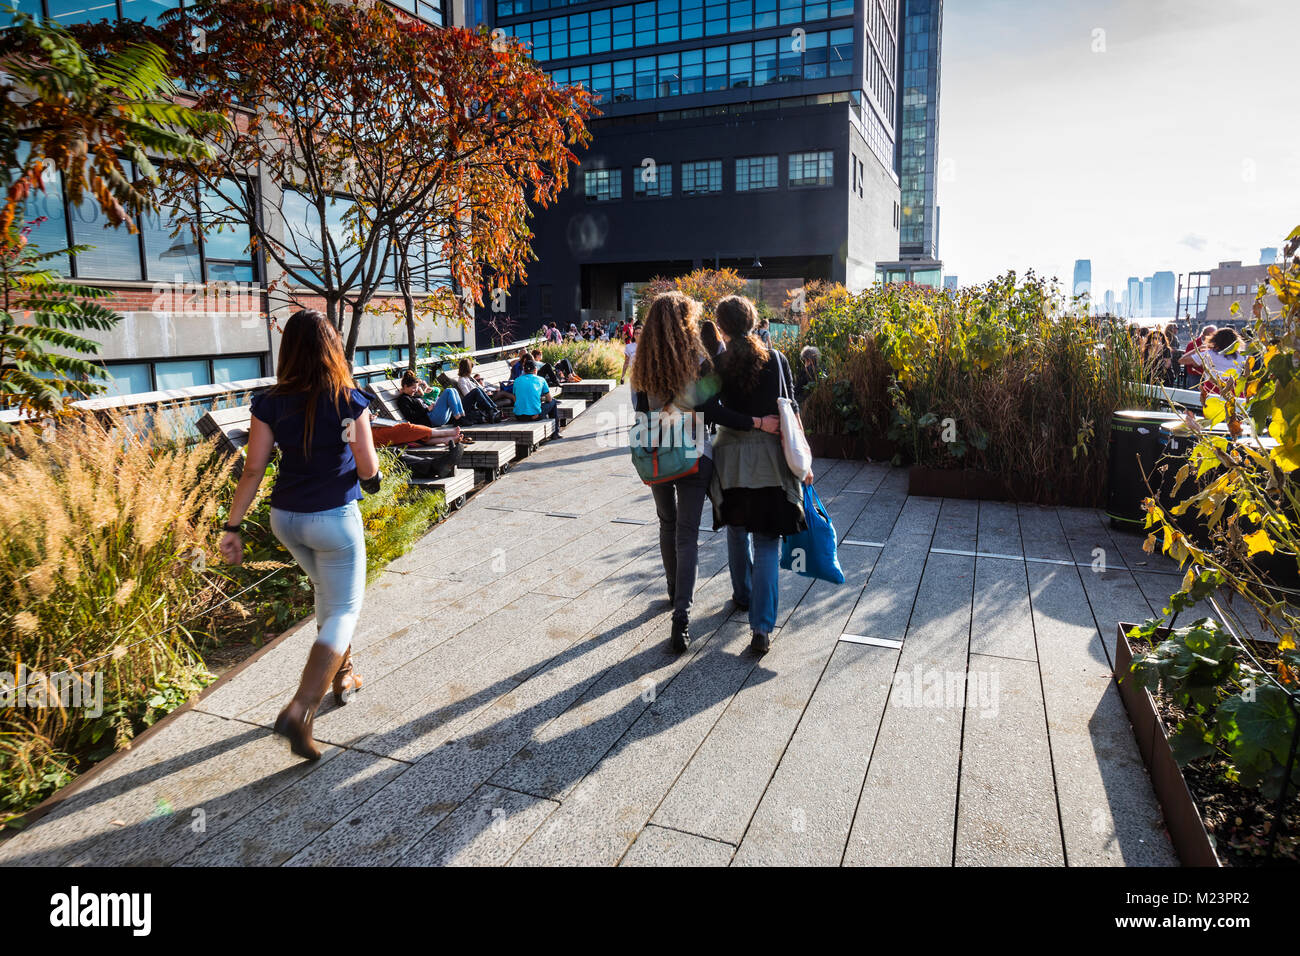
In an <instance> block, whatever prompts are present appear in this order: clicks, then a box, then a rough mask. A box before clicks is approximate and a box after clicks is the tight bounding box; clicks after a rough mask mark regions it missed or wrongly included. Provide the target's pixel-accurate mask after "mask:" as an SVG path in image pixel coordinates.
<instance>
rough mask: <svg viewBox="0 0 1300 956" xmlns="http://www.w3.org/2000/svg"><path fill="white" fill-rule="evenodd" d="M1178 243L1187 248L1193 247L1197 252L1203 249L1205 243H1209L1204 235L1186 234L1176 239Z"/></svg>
mask: <svg viewBox="0 0 1300 956" xmlns="http://www.w3.org/2000/svg"><path fill="white" fill-rule="evenodd" d="M1178 244H1179V245H1180V246H1186V247H1187V248H1188V249H1195V250H1196V251H1197V252H1201V251H1202V250H1204V249H1205V247H1206V246H1207V245H1209V240H1208V239H1206V238H1205V237H1204V236H1194V235H1191V234H1188V235H1186V236H1183V238H1182V239H1180V240H1178Z"/></svg>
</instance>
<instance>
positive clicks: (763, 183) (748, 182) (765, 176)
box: [736, 156, 777, 193]
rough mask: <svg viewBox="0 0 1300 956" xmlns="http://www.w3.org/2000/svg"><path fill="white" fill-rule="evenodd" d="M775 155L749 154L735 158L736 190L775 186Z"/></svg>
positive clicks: (772, 187)
mask: <svg viewBox="0 0 1300 956" xmlns="http://www.w3.org/2000/svg"><path fill="white" fill-rule="evenodd" d="M776 165H777V157H775V156H749V157H746V158H744V159H738V160H736V192H738V193H743V192H754V191H755V190H759V189H775V188H776Z"/></svg>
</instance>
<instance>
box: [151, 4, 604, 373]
mask: <svg viewBox="0 0 1300 956" xmlns="http://www.w3.org/2000/svg"><path fill="white" fill-rule="evenodd" d="M165 30H166V32H168V34H169V35H170V37H171V39H172V42H173V45H174V49H175V55H176V65H175V68H176V70H177V73H178V75H179V76H180V78H181V80H182V82H183V83H184V85H185V86H186V87H187V88H188V89H189V90H192V91H195V97H196V102H195V104H194V105H195V106H196V108H198V109H202V110H210V111H213V112H217V113H221V114H222V115H224V116H226V117H228V118H229V120H230V124H229V127H228V128H227V129H225V130H222V131H220V132H218V133H217V134H216V135H214V136H213V137H212V146H213V148H214V154H215V155H214V158H213V159H212V160H210V161H206V162H196V163H189V164H183V165H177V166H174V167H171V168H170V170H169V172H168V174H167V184H168V187H169V189H170V190H172V192H173V194H174V196H175V197H176V200H177V201H176V202H175V203H174V205H175V206H177V207H179V208H181V209H182V210H183V209H184V207H185V203H184V202H183V199H184V197H187V196H190V195H193V190H194V188H195V186H198V187H199V188H200V194H201V195H204V196H205V197H206V206H207V208H206V209H204V210H203V211H202V218H203V221H204V225H205V226H207V227H210V226H213V225H215V226H216V228H220V227H221V224H222V223H223V220H224V222H225V223H226V224H229V225H238V226H241V227H246V228H248V229H249V231H250V235H251V236H252V241H253V243H254V245H255V246H257V247H259V248H261V249H263V250H264V251H265V252H266V254H267V256H268V257H269V258H270V259H271V260H272V261H273V262H275V263H276V264H277V265H279V266H280V267H281V268H282V269H284V270H285V272H286V274H287V276H288V277H289V278H288V279H287V281H286V285H288V286H290V287H291V291H292V292H293V294H295V295H298V296H302V295H306V296H317V297H320V298H321V299H323V300H324V302H325V304H326V312H327V314H328V315H329V317H330V319H331V320H332V321H333V322H334V323H335V325H336V327H337V328H338V329H339V330H340V332H343V331H344V329H345V326H344V319H345V315H346V316H348V317H349V318H350V321H349V322H348V324H347V327H346V339H345V341H346V344H347V351H348V355H349V356H351V355H352V353H353V351H354V350H355V347H356V344H357V337H358V333H359V331H360V325H361V319H362V316H363V315H364V313H365V311H366V309H367V307H368V305H369V304H370V302H371V300H372V298H373V296H374V294H375V292H376V291H377V290H378V289H379V288H380V287H381V286H383V285H385V284H386V282H390V281H391V280H392V276H393V272H394V270H393V266H392V263H393V253H394V250H395V249H398V248H403V249H404V248H406V247H407V246H408V245H410V244H411V243H412V241H413V239H415V238H422V239H423V241H424V243H425V244H426V245H427V247H428V248H429V249H430V250H431V253H430V256H429V258H430V259H431V260H433V261H432V262H429V263H426V265H428V266H430V267H431V271H432V273H433V274H435V275H437V276H440V277H442V279H441V284H442V288H440V289H438V290H435V292H436V295H438V296H441V297H442V298H443V299H444V300H446V301H447V302H448V303H453V302H454V303H455V304H456V305H457V308H456V312H457V313H458V314H463V307H464V306H468V305H469V304H471V303H474V304H482V303H483V301H484V298H485V292H486V290H485V284H486V280H485V276H486V275H493V276H494V279H493V281H494V282H512V281H521V280H522V279H523V278H524V277H525V275H526V265H527V262H528V261H529V258H530V257H531V252H530V246H529V242H530V240H531V238H532V232H531V229H530V228H529V225H528V207H527V203H528V201H532V202H533V203H536V204H537V205H539V206H546V205H548V204H549V203H550V202H552V201H553V200H554V199H555V197H556V196H557V195H558V194H559V192H560V191H561V190H562V189H563V188H564V187H565V185H566V184H567V182H568V167H569V164H570V163H572V162H575V161H576V157H575V156H574V155H573V153H572V151H571V147H574V146H578V145H582V144H585V143H586V142H587V141H588V139H589V137H590V134H589V133H588V132H587V129H586V124H585V116H586V114H587V113H588V112H589V110H590V98H589V95H588V94H587V92H586V91H585V90H582V89H580V88H574V87H556V86H555V85H554V84H553V83H552V81H551V80H550V77H549V76H547V74H546V73H545V72H543V71H542V70H541V69H539V68H538V67H537V66H536V65H535V64H534V63H533V62H532V61H531V60H530V59H529V58H528V57H527V55H526V53H525V52H524V50H523V48H522V47H520V46H519V45H518V44H515V43H512V42H507V41H505V40H503V39H502V38H501V37H499V36H498V37H492V36H489V35H487V34H485V33H481V32H480V33H475V32H471V31H467V30H463V29H455V28H448V27H442V28H435V27H431V26H429V25H427V24H424V23H422V22H420V21H418V20H415V19H413V18H408V17H401V16H399V15H397V14H395V13H394V12H393V11H392V10H391V9H390V8H388V7H387V6H385V5H384V4H366V3H361V2H357V0H349V2H329V0H301V2H293V3H275V4H271V3H266V2H263V0H198V2H197V3H195V4H187V6H186V12H185V19H184V20H182V19H181V18H179V17H176V16H173V17H172V18H171V19H170V21H169V22H168V24H167V26H166V27H165ZM259 172H260V174H261V178H262V180H263V182H264V183H265V185H266V191H267V200H268V202H269V204H270V205H276V204H277V201H278V205H279V206H280V208H281V211H282V212H286V213H287V214H288V215H287V219H288V220H289V225H288V227H287V228H285V229H284V230H283V231H282V230H281V229H280V227H279V224H278V223H275V222H273V221H270V220H268V219H267V218H265V217H264V216H263V215H262V212H261V202H260V200H259V197H258V195H257V192H258V189H257V186H256V179H257V176H256V175H255V173H259ZM286 192H288V193H289V195H290V196H292V197H294V198H295V199H296V202H295V203H290V204H286V203H285V202H284V197H285V195H286ZM295 194H296V195H295ZM343 196H346V197H347V198H346V200H341V199H340V197H343ZM286 205H288V208H286ZM294 210H297V213H295V212H294ZM304 210H305V212H304ZM191 215H193V214H191ZM181 216H182V224H184V222H185V216H186V214H185V213H184V212H182V214H181ZM462 320H463V319H462Z"/></svg>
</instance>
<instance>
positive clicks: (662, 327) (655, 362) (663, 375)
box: [632, 291, 706, 402]
mask: <svg viewBox="0 0 1300 956" xmlns="http://www.w3.org/2000/svg"><path fill="white" fill-rule="evenodd" d="M699 321H700V303H698V302H696V301H695V300H694V299H692V298H691V297H690V296H688V295H685V294H683V293H681V292H676V291H673V292H662V293H660V294H659V295H657V296H655V298H654V301H653V302H651V303H650V309H649V311H648V312H647V313H646V317H645V324H644V326H643V327H642V329H641V335H640V336H639V337H638V339H637V345H636V361H635V362H633V363H632V388H634V389H635V390H636V391H638V392H645V393H646V394H647V395H649V396H652V397H654V398H657V399H659V401H661V402H670V401H672V400H673V399H674V398H675V397H676V396H678V395H680V394H682V393H683V392H685V391H686V390H687V388H688V387H689V386H690V385H692V384H694V382H695V380H696V379H698V378H699V377H700V363H701V361H702V360H703V359H704V358H705V357H706V356H705V352H704V345H703V344H702V343H701V342H700V328H699Z"/></svg>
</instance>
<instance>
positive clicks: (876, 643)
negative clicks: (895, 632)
mask: <svg viewBox="0 0 1300 956" xmlns="http://www.w3.org/2000/svg"><path fill="white" fill-rule="evenodd" d="M840 640H841V641H845V642H847V643H849V644H867V645H869V646H871V647H889V648H892V649H894V650H898V649H899V648H900V647H902V646H903V642H902V641H891V640H889V639H888V638H884V637H863V636H862V635H861V634H841V635H840Z"/></svg>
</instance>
